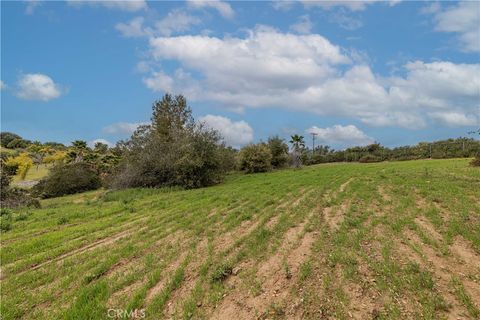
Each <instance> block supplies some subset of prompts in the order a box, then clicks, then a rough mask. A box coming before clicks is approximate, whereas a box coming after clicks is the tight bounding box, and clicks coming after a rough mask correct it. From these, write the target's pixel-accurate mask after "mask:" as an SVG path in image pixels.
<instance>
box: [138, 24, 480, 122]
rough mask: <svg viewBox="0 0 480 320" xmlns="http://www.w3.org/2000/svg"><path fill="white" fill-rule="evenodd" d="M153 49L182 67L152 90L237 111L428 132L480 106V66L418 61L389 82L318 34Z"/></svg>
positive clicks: (263, 30) (181, 42)
mask: <svg viewBox="0 0 480 320" xmlns="http://www.w3.org/2000/svg"><path fill="white" fill-rule="evenodd" d="M150 48H151V53H152V57H153V60H154V61H155V62H157V63H161V62H162V61H164V60H173V61H175V62H177V63H178V64H179V68H178V69H177V70H176V71H175V72H174V73H173V74H169V73H166V72H165V70H163V71H162V70H157V71H153V72H152V73H151V74H150V75H149V76H147V77H146V78H144V82H145V84H146V85H147V86H148V87H149V88H150V89H152V90H154V91H173V92H178V93H180V92H181V93H183V94H185V95H186V96H188V97H189V99H191V100H194V101H195V100H196V101H210V102H215V103H217V104H218V105H221V106H222V107H225V108H229V109H232V110H242V109H245V108H259V107H282V108H286V109H290V110H294V111H299V112H311V113H315V114H318V115H332V116H348V117H352V118H355V119H358V120H361V121H363V122H364V123H367V124H369V125H373V126H402V127H409V128H420V127H424V126H425V125H426V123H427V122H426V119H428V118H429V117H430V115H429V113H432V112H445V111H448V110H451V108H452V107H455V108H456V110H460V111H462V112H464V113H465V114H472V113H474V112H475V111H474V110H476V108H478V100H479V98H480V96H479V95H480V94H479V90H478V88H479V87H480V64H454V63H451V62H442V61H439V62H432V63H426V62H422V61H414V62H410V63H407V64H406V65H404V66H403V67H402V71H403V73H404V74H405V75H404V76H403V77H381V76H379V75H376V74H374V73H373V72H372V70H371V69H370V67H368V65H366V63H365V62H363V61H365V59H358V57H357V56H358V53H355V52H350V53H348V51H345V50H344V49H342V48H340V47H339V46H336V45H334V44H332V43H331V42H330V41H328V40H327V39H325V38H324V37H322V36H320V35H318V34H309V35H295V34H289V33H281V32H279V31H277V30H275V29H272V28H268V27H264V26H260V27H257V28H256V29H254V30H249V31H247V36H246V37H245V38H237V37H225V38H223V39H221V38H216V37H208V36H202V35H196V36H190V35H189V36H177V37H152V38H150ZM366 61H368V59H367V60H366ZM192 74H195V76H192ZM434 120H435V119H434Z"/></svg>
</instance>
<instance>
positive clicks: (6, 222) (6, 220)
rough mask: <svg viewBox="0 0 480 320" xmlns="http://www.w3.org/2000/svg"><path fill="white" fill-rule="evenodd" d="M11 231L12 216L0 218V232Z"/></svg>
mask: <svg viewBox="0 0 480 320" xmlns="http://www.w3.org/2000/svg"><path fill="white" fill-rule="evenodd" d="M11 229H12V216H10V215H8V216H2V217H0V230H1V231H3V232H5V231H8V230H11Z"/></svg>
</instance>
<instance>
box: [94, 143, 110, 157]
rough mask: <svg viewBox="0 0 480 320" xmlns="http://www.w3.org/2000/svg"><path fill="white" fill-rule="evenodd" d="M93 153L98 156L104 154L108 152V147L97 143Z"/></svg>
mask: <svg viewBox="0 0 480 320" xmlns="http://www.w3.org/2000/svg"><path fill="white" fill-rule="evenodd" d="M93 151H94V152H96V153H100V154H105V153H107V151H108V145H106V144H105V143H101V142H97V143H95V146H94V147H93Z"/></svg>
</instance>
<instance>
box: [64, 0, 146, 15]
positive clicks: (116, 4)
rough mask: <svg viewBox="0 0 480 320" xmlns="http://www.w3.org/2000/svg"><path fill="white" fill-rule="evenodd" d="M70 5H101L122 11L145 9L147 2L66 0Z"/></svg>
mask: <svg viewBox="0 0 480 320" xmlns="http://www.w3.org/2000/svg"><path fill="white" fill-rule="evenodd" d="M67 2H68V4H69V5H72V6H77V7H79V6H83V5H89V6H102V7H105V8H108V9H118V10H122V11H129V12H135V11H139V10H143V9H146V8H147V7H148V6H147V2H146V1H145V0H89V1H85V0H67Z"/></svg>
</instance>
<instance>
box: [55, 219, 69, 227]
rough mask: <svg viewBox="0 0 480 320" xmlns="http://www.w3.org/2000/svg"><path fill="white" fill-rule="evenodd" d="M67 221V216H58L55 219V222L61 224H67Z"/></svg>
mask: <svg viewBox="0 0 480 320" xmlns="http://www.w3.org/2000/svg"><path fill="white" fill-rule="evenodd" d="M67 223H68V218H67V217H60V218H59V219H58V221H57V224H58V225H59V226H61V225H62V224H67Z"/></svg>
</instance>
